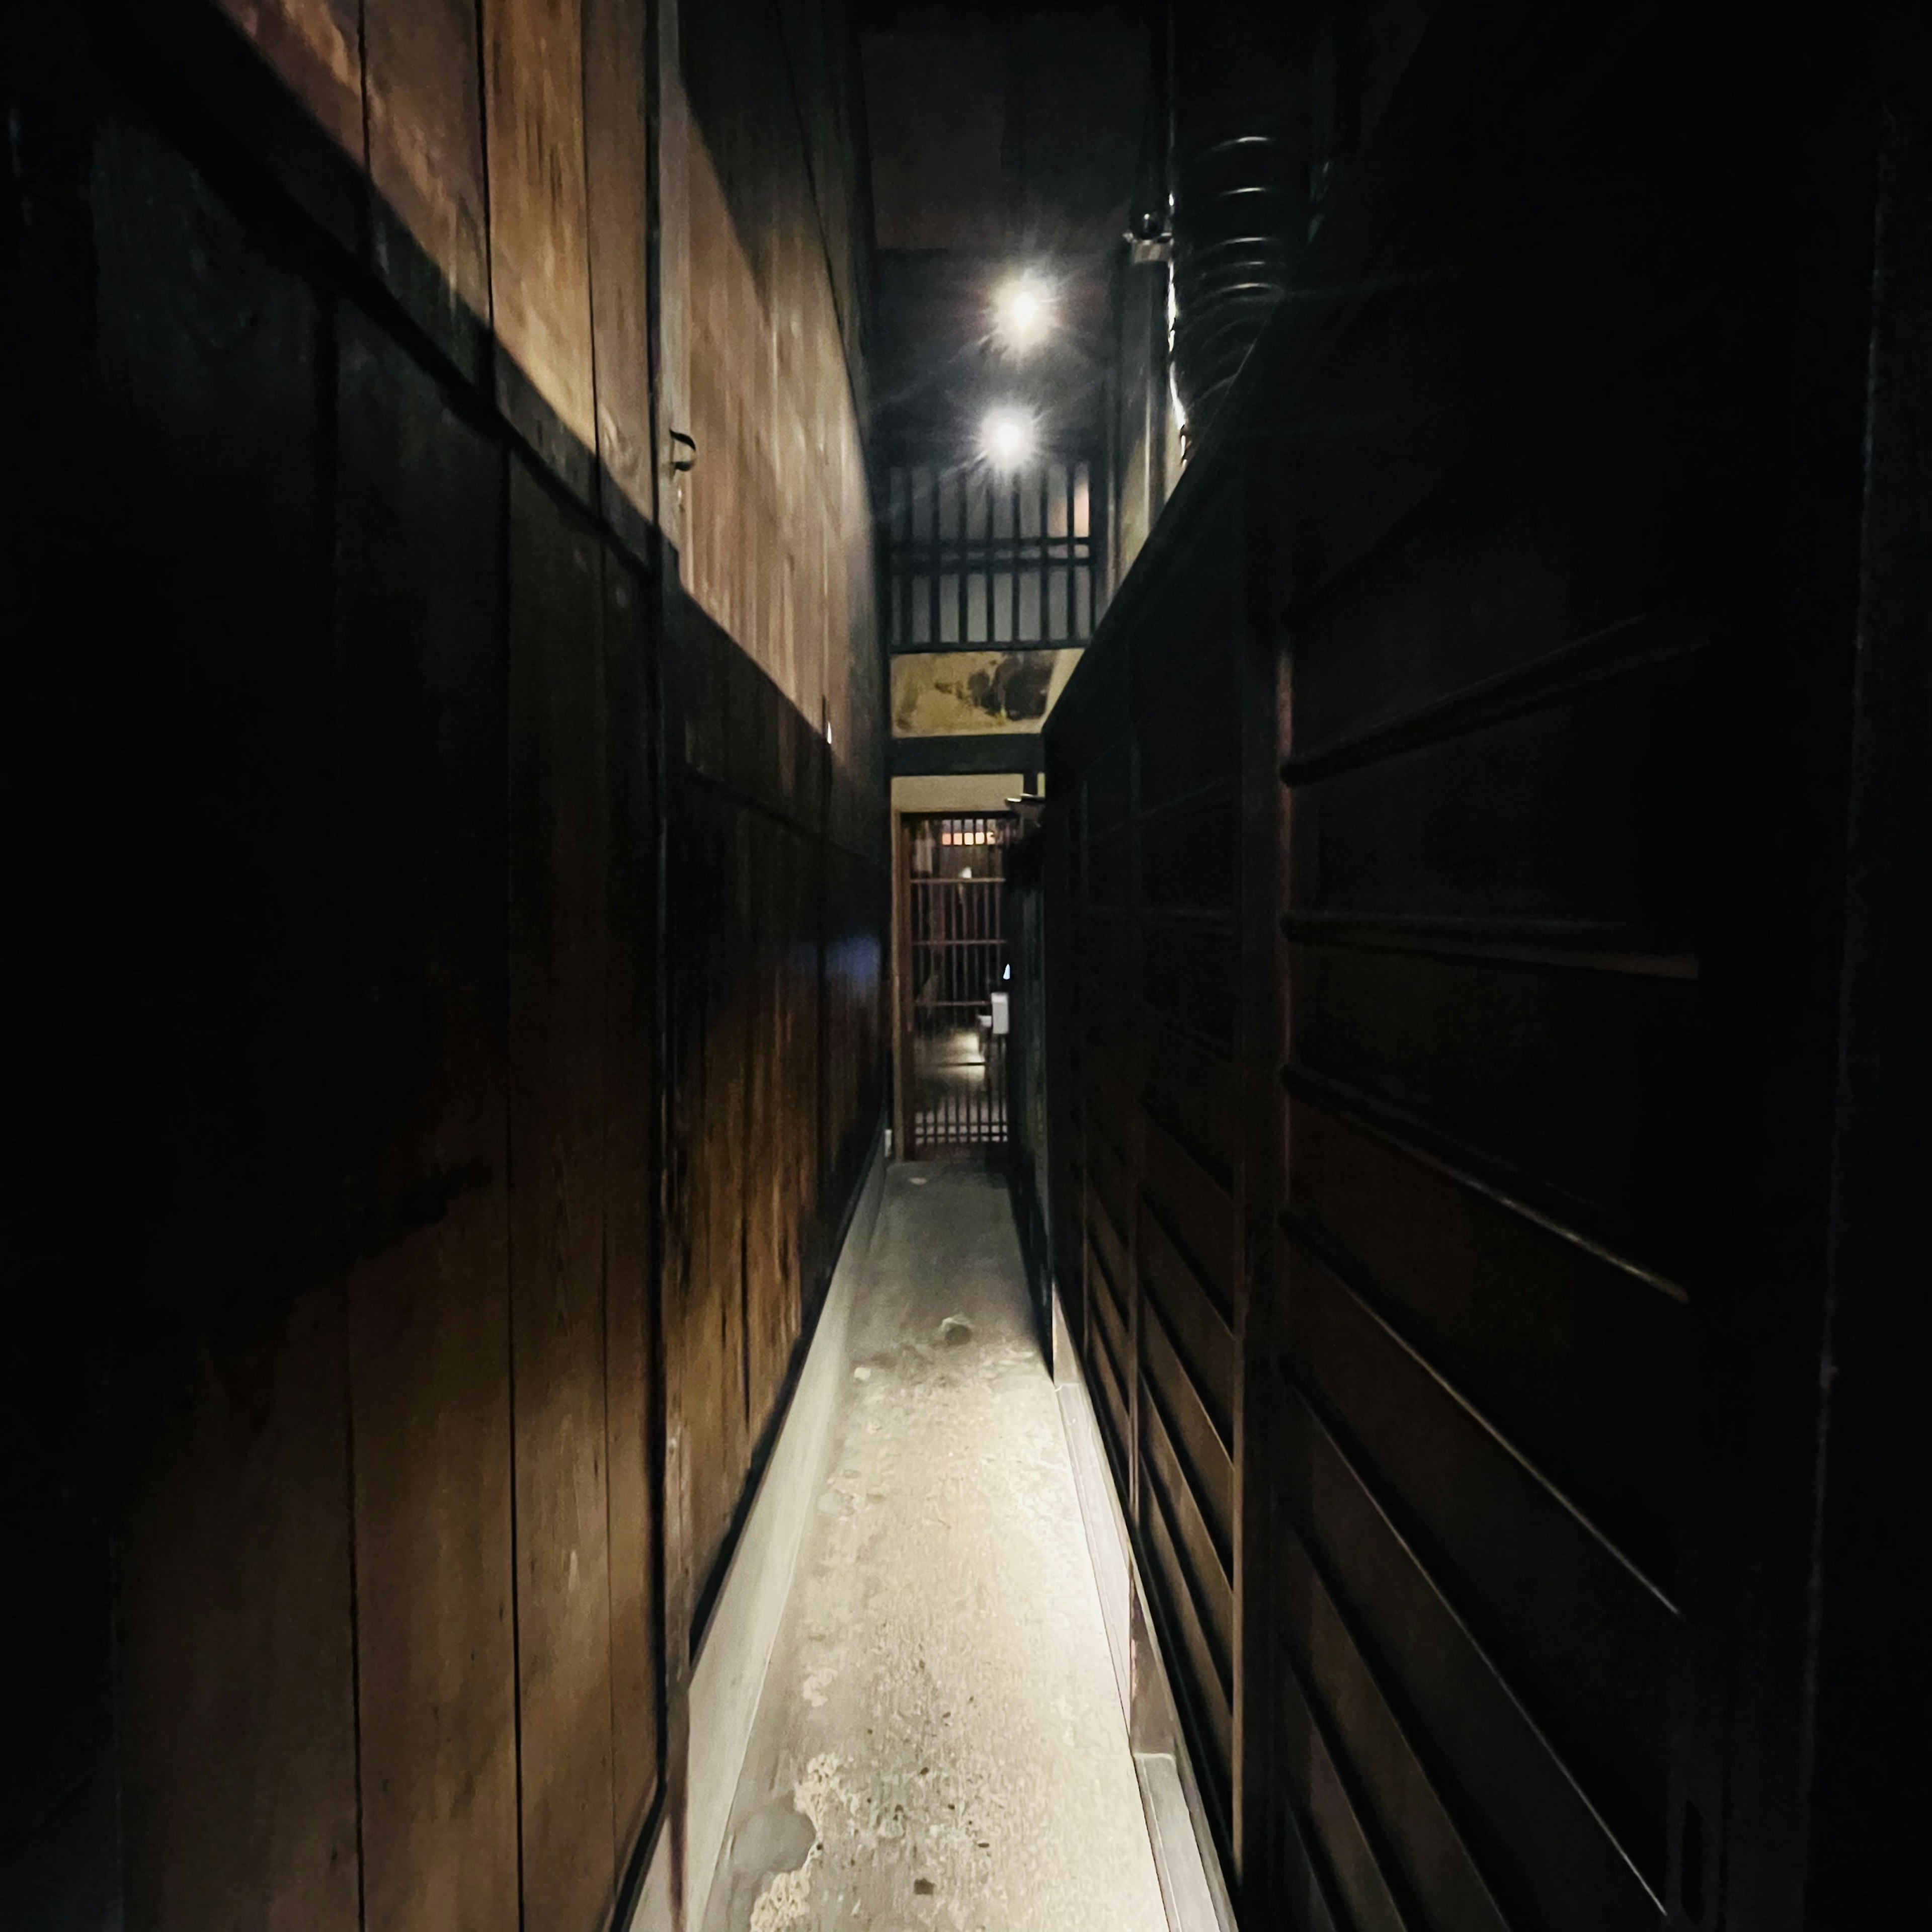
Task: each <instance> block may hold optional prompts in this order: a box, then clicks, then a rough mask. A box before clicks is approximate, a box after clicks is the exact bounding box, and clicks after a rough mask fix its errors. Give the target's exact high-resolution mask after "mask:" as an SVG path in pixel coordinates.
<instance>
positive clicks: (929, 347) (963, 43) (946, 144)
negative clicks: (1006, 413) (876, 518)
mask: <svg viewBox="0 0 1932 1932" xmlns="http://www.w3.org/2000/svg"><path fill="white" fill-rule="evenodd" d="M861 24H862V55H863V61H864V72H865V113H866V121H867V126H868V138H869V142H870V148H871V168H872V179H871V190H872V196H871V198H872V208H873V220H874V237H875V240H876V242H877V251H878V252H877V269H878V296H879V300H878V306H877V332H876V337H875V340H874V354H873V368H874V401H875V404H876V415H877V422H876V428H877V431H878V433H879V434H880V437H881V438H882V440H883V441H885V442H886V443H887V444H889V445H890V444H900V445H904V444H924V445H928V446H930V445H932V444H934V443H938V444H939V445H941V446H944V445H946V444H947V443H950V442H953V441H956V440H958V439H959V437H962V436H965V435H969V434H971V433H972V431H971V426H972V425H974V424H977V421H978V419H979V417H980V415H981V414H982V413H983V411H984V410H985V409H986V407H989V405H990V404H992V403H993V402H995V401H1003V400H1007V399H1010V398H1016V397H1018V398H1024V399H1025V400H1027V401H1028V402H1029V403H1030V404H1031V406H1032V407H1034V408H1035V409H1036V410H1037V412H1038V413H1040V416H1041V419H1042V420H1043V422H1044V423H1046V424H1047V425H1049V427H1050V429H1051V431H1052V434H1054V435H1055V437H1056V439H1059V440H1079V439H1081V438H1082V437H1084V436H1085V435H1086V434H1088V431H1089V429H1090V427H1091V425H1094V424H1096V423H1097V421H1098V413H1099V404H1100V396H1099V382H1098V371H1099V368H1100V347H1101V344H1102V343H1103V341H1104V338H1105V334H1106V318H1107V302H1108V298H1107V289H1108V278H1107V264H1108V262H1109V258H1110V256H1111V254H1112V251H1113V250H1114V249H1115V247H1116V246H1117V245H1118V242H1119V239H1120V237H1121V234H1122V233H1123V232H1124V229H1126V227H1127V223H1128V220H1129V217H1130V213H1131V212H1132V211H1133V209H1132V204H1133V200H1134V198H1135V187H1136V175H1137V170H1138V169H1139V164H1140V163H1141V160H1142V155H1143V150H1144V144H1145V136H1146V134H1147V131H1148V130H1147V126H1146V123H1147V118H1148V116H1147V110H1146V100H1147V74H1148V46H1149V38H1150V30H1149V23H1148V16H1147V13H1146V11H1145V9H1144V7H1140V6H1135V5H1112V6H1092V5H1086V6H1067V7H1054V8H1045V7H1039V6H1030V7H1025V8H1022V7H1008V6H998V5H992V6H979V7H932V6H911V5H882V4H878V0H874V4H872V5H868V6H866V7H864V8H863V9H862V13H861ZM1022 269H1025V270H1028V271H1030V272H1032V273H1033V274H1034V275H1037V276H1038V277H1039V278H1041V280H1042V281H1043V282H1044V283H1045V284H1047V285H1048V286H1049V287H1051V289H1052V291H1053V293H1054V303H1053V308H1054V317H1055V327H1054V329H1053V332H1052V336H1051V337H1050V338H1049V341H1047V342H1046V343H1045V344H1043V345H1042V346H1041V347H1040V348H1039V349H1038V350H1035V351H1034V353H1031V355H1028V356H1026V357H1025V358H1023V359H1015V358H1013V357H1011V356H1007V355H1006V354H1004V353H1003V352H1002V350H1001V347H1000V345H999V344H998V341H996V340H995V339H993V335H992V316H993V308H994V304H995V299H996V295H997V292H998V289H999V288H1000V287H1001V284H1003V283H1004V282H1005V281H1007V279H1009V278H1010V277H1011V276H1012V275H1013V274H1014V273H1015V272H1017V271H1019V270H1022Z"/></svg>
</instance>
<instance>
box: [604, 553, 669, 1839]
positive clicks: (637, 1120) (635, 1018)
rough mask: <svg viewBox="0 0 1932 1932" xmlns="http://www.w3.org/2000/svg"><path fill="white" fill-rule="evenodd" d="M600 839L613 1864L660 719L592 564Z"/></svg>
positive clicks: (640, 1705)
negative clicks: (600, 632)
mask: <svg viewBox="0 0 1932 1932" xmlns="http://www.w3.org/2000/svg"><path fill="white" fill-rule="evenodd" d="M603 565H604V570H603V577H604V581H603V595H604V690H605V693H606V715H607V721H608V722H607V765H606V771H607V786H608V791H607V796H608V799H609V817H608V824H609V828H610V844H609V855H608V869H607V898H606V901H605V904H606V928H605V936H606V955H605V956H606V959H607V962H608V963H607V979H606V981H605V993H604V1015H605V1022H604V1024H605V1033H604V1429H605V1433H606V1449H605V1454H606V1459H607V1460H606V1468H607V1472H608V1478H607V1480H608V1484H609V1512H610V1530H609V1535H610V1714H611V1715H610V1736H611V1764H612V1805H613V1820H614V1823H615V1829H616V1846H617V1854H618V1857H619V1860H620V1861H621V1860H622V1858H624V1857H625V1855H626V1854H627V1853H628V1850H629V1849H630V1847H631V1844H632V1843H633V1841H634V1840H635V1838H636V1837H637V1834H638V1832H640V1830H641V1829H643V1824H644V1821H645V1819H646V1815H647V1814H648V1813H649V1809H650V1807H651V1805H652V1802H653V1801H654V1800H655V1797H656V1796H657V1793H658V1788H659V1784H660V1781H661V1775H662V1766H661V1762H660V1759H659V1756H658V1721H659V1718H660V1715H661V1705H662V1698H661V1688H660V1687H661V1682H662V1679H661V1664H660V1658H661V1644H660V1638H659V1631H660V1630H661V1625H662V1619H661V1612H660V1604H661V1597H660V1595H659V1583H658V1547H659V1543H658V1539H659V1529H660V1524H661V1504H660V1496H659V1485H660V1484H661V1481H662V1476H661V1470H662V1466H663V1458H662V1456H661V1453H660V1450H659V1446H658V1444H657V1442H655V1439H654V1438H655V1432H656V1431H657V1430H659V1429H660V1428H661V1427H662V1405H661V1385H660V1382H659V1379H658V1378H659V1375H660V1373H661V1370H660V1356H659V1343H658V1337H659V1329H658V1275H657V1271H656V1268H657V1258H656V1256H655V1252H654V1245H653V1244H654V1235H655V1223H656V1219H657V1214H656V1209H657V1169H656V1165H655V1163H656V1155H657V1145H658V1135H657V1132H656V1127H657V1121H658V1101H659V1089H658V1065H657V1053H656V1027H657V1016H656V1011H655V1007H656V986H657V945H656V933H655V922H656V916H657V811H656V797H655V775H656V765H657V760H656V727H657V718H656V713H655V706H654V703H653V702H652V692H653V689H654V675H653V674H654V670H655V664H654V653H653V648H652V646H653V640H652V636H651V627H650V625H649V619H648V616H647V611H648V610H649V607H650V606H649V601H648V596H647V593H648V589H649V586H646V585H645V584H643V583H640V581H639V580H638V578H637V576H636V575H635V574H634V572H633V571H632V570H631V568H630V567H629V566H628V565H626V564H625V562H623V561H622V559H620V558H619V556H617V555H616V553H615V552H614V550H612V549H611V548H610V547H609V546H608V545H607V546H606V547H605V549H604V558H603Z"/></svg>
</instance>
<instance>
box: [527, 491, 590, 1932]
mask: <svg viewBox="0 0 1932 1932" xmlns="http://www.w3.org/2000/svg"><path fill="white" fill-rule="evenodd" d="M509 506H510V511H509V514H510V530H509V558H510V618H509V655H510V662H509V691H510V749H509V765H510V811H509V824H510V866H509V880H510V939H509V958H510V1047H509V1065H510V1123H509V1139H510V1259H511V1359H512V1363H513V1370H512V1373H513V1376H514V1385H513V1386H514V1442H515V1494H516V1521H517V1697H518V1703H519V1709H520V1717H521V1736H522V1791H521V1805H522V1817H523V1925H524V1927H525V1928H526V1932H583V1927H586V1926H596V1925H598V1924H601V1922H602V1920H603V1918H604V1915H605V1914H606V1913H607V1912H608V1910H609V1909H610V1897H611V1893H612V1888H613V1879H614V1869H615V1848H614V1845H613V1835H612V1823H611V1790H612V1786H611V1730H610V1727H611V1715H610V1580H609V1574H608V1562H609V1532H608V1523H609V1514H608V1510H609V1505H608V1502H607V1493H606V1480H605V1478H606V1472H605V1466H604V1456H605V1450H606V1442H607V1436H606V1421H605V1413H604V1376H605V1364H604V1198H603V1197H604V1167H603V1160H604V1153H603V1133H604V1070H603V1066H602V1056H603V1045H604V890H605V880H604V852H605V843H604V784H605V778H604V766H603V753H604V747H603V737H602V723H603V718H602V712H603V689H602V684H603V679H602V656H603V651H602V643H601V635H602V619H603V613H602V610H601V601H602V600H601V593H600V591H599V588H598V555H597V551H596V550H595V547H594V545H593V544H592V541H590V539H589V536H588V535H586V532H584V531H583V529H580V528H579V527H577V526H575V525H574V523H573V522H572V521H571V520H570V519H569V518H568V517H567V514H566V513H565V511H564V510H563V509H562V506H561V505H559V503H558V502H556V500H555V499H553V497H552V496H550V493H548V491H547V490H546V489H545V488H544V486H543V485H542V484H541V483H539V482H538V481H537V480H536V478H535V477H534V476H533V475H532V474H531V472H529V470H528V469H526V467H525V466H523V463H522V462H521V461H520V460H513V461H512V463H511V466H510V493H509Z"/></svg>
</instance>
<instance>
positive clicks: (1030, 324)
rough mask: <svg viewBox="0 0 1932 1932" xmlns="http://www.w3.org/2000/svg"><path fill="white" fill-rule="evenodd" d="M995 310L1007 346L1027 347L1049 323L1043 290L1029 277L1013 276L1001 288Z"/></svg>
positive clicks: (1049, 315)
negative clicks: (1011, 279)
mask: <svg viewBox="0 0 1932 1932" xmlns="http://www.w3.org/2000/svg"><path fill="white" fill-rule="evenodd" d="M997 313H998V322H999V331H1000V334H1001V336H1002V337H1003V338H1004V339H1005V341H1006V344H1007V347H1009V348H1010V349H1031V348H1032V347H1034V344H1036V343H1037V342H1039V341H1040V340H1041V339H1042V338H1043V337H1044V336H1045V335H1046V332H1047V330H1048V329H1049V326H1051V324H1052V314H1051V313H1050V311H1049V306H1048V303H1047V299H1046V290H1044V289H1043V288H1042V287H1040V284H1038V283H1037V282H1036V281H1034V280H1032V279H1031V278H1030V277H1028V276H1025V275H1021V276H1016V278H1014V279H1013V281H1010V282H1009V283H1007V285H1006V287H1004V288H1003V289H1002V290H1001V291H1000V294H999V300H998V305H997Z"/></svg>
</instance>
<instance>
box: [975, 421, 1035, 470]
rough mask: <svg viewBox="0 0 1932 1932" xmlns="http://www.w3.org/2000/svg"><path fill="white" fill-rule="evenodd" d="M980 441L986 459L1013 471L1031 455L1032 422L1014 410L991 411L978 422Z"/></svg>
mask: <svg viewBox="0 0 1932 1932" xmlns="http://www.w3.org/2000/svg"><path fill="white" fill-rule="evenodd" d="M980 448H981V449H982V450H983V452H985V455H986V460H987V461H988V462H989V463H995V464H996V465H997V466H998V467H999V468H1001V469H1018V468H1019V466H1020V465H1021V464H1022V463H1024V462H1025V460H1027V458H1028V457H1029V456H1031V455H1032V454H1033V425H1032V423H1031V422H1029V421H1028V419H1027V418H1026V416H1024V415H1023V414H1022V413H1021V412H1020V411H1019V410H1014V409H1000V410H992V411H990V412H989V413H988V415H987V417H986V422H984V423H983V424H982V425H980Z"/></svg>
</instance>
